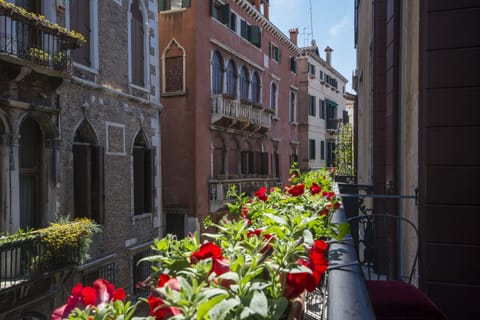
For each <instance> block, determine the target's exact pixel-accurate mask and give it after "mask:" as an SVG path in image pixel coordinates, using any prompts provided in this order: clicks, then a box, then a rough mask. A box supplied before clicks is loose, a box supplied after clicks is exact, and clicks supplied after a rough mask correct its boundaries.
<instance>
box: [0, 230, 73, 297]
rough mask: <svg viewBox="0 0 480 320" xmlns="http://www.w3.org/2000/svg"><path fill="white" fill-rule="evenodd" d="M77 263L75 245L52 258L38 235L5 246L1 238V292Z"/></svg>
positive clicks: (13, 241)
mask: <svg viewBox="0 0 480 320" xmlns="http://www.w3.org/2000/svg"><path fill="white" fill-rule="evenodd" d="M79 263H80V252H79V249H78V245H77V246H75V245H73V246H72V247H68V248H65V249H64V250H60V251H59V250H55V253H54V254H53V253H52V252H51V251H50V249H49V248H48V245H47V244H45V243H43V242H42V236H41V235H40V234H32V235H31V236H29V237H28V238H27V239H19V240H8V242H7V240H6V238H0V291H2V290H5V289H9V288H12V287H15V286H17V285H20V284H22V283H24V282H27V281H30V280H34V279H36V278H39V277H43V276H45V275H48V274H49V273H52V272H54V271H56V270H59V269H62V268H65V267H67V266H72V265H77V264H79Z"/></svg>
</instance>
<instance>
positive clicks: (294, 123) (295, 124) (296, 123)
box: [290, 121, 298, 127]
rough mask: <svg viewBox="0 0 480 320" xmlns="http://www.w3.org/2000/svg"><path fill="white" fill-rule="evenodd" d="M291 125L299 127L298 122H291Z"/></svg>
mask: <svg viewBox="0 0 480 320" xmlns="http://www.w3.org/2000/svg"><path fill="white" fill-rule="evenodd" d="M290 125H292V126H295V127H296V126H298V122H296V121H290Z"/></svg>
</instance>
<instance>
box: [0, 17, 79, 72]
mask: <svg viewBox="0 0 480 320" xmlns="http://www.w3.org/2000/svg"><path fill="white" fill-rule="evenodd" d="M0 9H1V8H0ZM79 46H80V44H79V42H77V41H75V40H74V39H72V38H70V37H68V36H67V35H66V34H64V33H61V32H59V31H58V30H57V29H54V28H49V27H47V26H46V25H45V24H41V23H35V21H34V20H31V19H27V18H25V17H22V16H20V15H18V14H14V12H13V13H12V11H7V10H4V9H2V10H0V54H5V55H9V56H13V57H16V58H20V59H22V60H25V61H29V62H31V63H33V64H36V65H41V66H45V67H49V68H52V69H55V70H60V71H67V72H69V71H70V70H71V59H70V56H69V54H68V49H74V48H77V47H79Z"/></svg>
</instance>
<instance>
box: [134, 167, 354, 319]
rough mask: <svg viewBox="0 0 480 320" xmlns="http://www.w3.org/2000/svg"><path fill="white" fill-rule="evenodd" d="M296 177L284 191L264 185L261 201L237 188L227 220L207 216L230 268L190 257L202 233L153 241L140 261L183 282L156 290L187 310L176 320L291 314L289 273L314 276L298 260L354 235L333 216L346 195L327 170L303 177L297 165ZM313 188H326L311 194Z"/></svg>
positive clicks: (167, 303)
mask: <svg viewBox="0 0 480 320" xmlns="http://www.w3.org/2000/svg"><path fill="white" fill-rule="evenodd" d="M290 180H291V186H288V187H286V188H285V189H281V188H272V189H270V190H266V189H265V190H264V197H263V199H262V197H261V196H257V197H254V198H249V197H248V196H246V195H245V194H238V193H237V190H236V189H235V187H232V189H231V190H229V191H228V194H227V196H228V197H229V198H230V199H232V202H231V203H229V204H228V208H229V211H230V215H229V216H228V218H227V217H224V218H222V219H221V220H220V222H218V223H213V222H212V220H211V219H205V227H211V228H212V227H213V228H215V229H216V232H215V233H204V234H203V235H202V236H203V238H205V239H208V240H209V241H208V242H210V243H214V244H216V245H217V246H219V247H221V255H222V258H225V259H226V261H228V271H227V272H224V273H221V274H216V273H215V272H214V271H213V270H214V264H215V261H214V259H212V258H205V259H201V260H200V261H196V262H193V263H192V261H191V257H192V254H193V253H195V252H198V251H199V249H200V248H201V246H202V242H201V241H200V237H199V235H198V234H196V233H195V234H193V235H192V236H190V237H186V238H185V239H181V240H179V239H177V238H176V237H174V236H172V235H167V236H166V237H165V238H163V239H160V240H156V241H155V242H154V245H153V247H152V248H153V250H154V251H156V254H155V255H153V256H150V257H147V258H144V259H143V260H142V262H143V261H148V262H150V263H153V274H152V276H153V278H154V279H157V277H159V276H160V275H161V274H167V275H169V276H170V277H171V278H176V279H177V280H178V282H179V284H180V285H179V288H177V289H175V290H174V289H172V288H171V287H169V286H168V285H165V286H163V287H160V288H156V289H155V292H157V293H158V296H159V297H161V299H162V300H163V302H164V305H165V306H171V307H174V308H177V309H178V310H180V311H181V313H180V314H179V315H176V316H175V317H174V318H172V319H177V320H180V319H192V320H193V319H197V320H199V319H216V320H217V319H218V320H222V319H277V320H280V319H285V315H286V313H287V311H288V309H289V307H290V302H289V300H288V299H286V298H285V281H286V280H285V275H286V274H289V273H290V274H294V273H312V270H311V269H309V268H307V267H305V266H303V265H300V264H298V263H297V260H298V259H309V252H310V248H311V247H312V246H313V244H314V241H315V240H318V239H323V240H330V239H333V238H334V239H341V238H343V236H344V235H345V233H346V232H348V228H346V227H345V225H337V224H333V223H332V222H331V221H330V217H331V214H332V213H333V212H334V211H335V210H336V209H335V208H337V207H338V206H339V200H340V199H338V198H337V197H336V196H335V194H334V193H333V192H332V188H333V178H332V177H331V175H330V172H329V171H327V170H326V169H324V170H319V171H312V172H309V173H306V174H301V173H300V171H299V170H298V169H297V168H296V167H294V168H292V171H291V178H290ZM295 186H297V187H301V186H303V188H304V189H302V190H304V191H303V192H301V194H300V192H299V194H294V195H292V193H291V192H289V190H291V189H290V188H293V187H295ZM313 186H318V187H319V188H321V192H320V191H318V192H313V191H311V188H312V187H313ZM232 217H233V218H232ZM254 231H256V232H257V234H255V236H252V232H254Z"/></svg>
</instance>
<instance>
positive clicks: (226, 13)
mask: <svg viewBox="0 0 480 320" xmlns="http://www.w3.org/2000/svg"><path fill="white" fill-rule="evenodd" d="M220 11H221V13H220V15H221V21H222V23H223V24H226V25H227V26H229V25H230V5H229V4H228V3H226V4H224V5H223V6H222V7H221V10H220Z"/></svg>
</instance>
